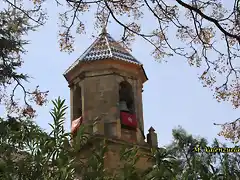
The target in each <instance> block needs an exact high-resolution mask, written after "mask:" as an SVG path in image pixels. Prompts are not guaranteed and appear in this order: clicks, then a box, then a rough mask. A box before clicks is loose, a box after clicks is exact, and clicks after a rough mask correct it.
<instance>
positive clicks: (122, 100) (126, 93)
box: [119, 81, 135, 114]
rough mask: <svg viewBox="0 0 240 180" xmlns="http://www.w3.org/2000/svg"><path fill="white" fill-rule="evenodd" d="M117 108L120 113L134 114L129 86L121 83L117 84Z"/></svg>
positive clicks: (131, 91) (132, 97)
mask: <svg viewBox="0 0 240 180" xmlns="http://www.w3.org/2000/svg"><path fill="white" fill-rule="evenodd" d="M119 106H120V111H124V112H128V113H131V114H134V113H135V109H134V96H133V90H132V86H131V84H129V83H128V82H127V81H123V82H121V83H120V84H119Z"/></svg>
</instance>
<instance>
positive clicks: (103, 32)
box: [100, 24, 107, 35]
mask: <svg viewBox="0 0 240 180" xmlns="http://www.w3.org/2000/svg"><path fill="white" fill-rule="evenodd" d="M106 34H107V25H106V24H105V25H104V26H103V27H102V32H101V34H100V35H106Z"/></svg>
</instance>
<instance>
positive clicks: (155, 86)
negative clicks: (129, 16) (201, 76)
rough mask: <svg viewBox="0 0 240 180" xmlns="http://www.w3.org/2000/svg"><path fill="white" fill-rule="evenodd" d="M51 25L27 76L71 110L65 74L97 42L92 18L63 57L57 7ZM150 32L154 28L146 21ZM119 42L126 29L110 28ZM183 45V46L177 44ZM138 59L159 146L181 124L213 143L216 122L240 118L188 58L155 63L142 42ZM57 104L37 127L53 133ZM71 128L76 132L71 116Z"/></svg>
mask: <svg viewBox="0 0 240 180" xmlns="http://www.w3.org/2000/svg"><path fill="white" fill-rule="evenodd" d="M47 6H48V8H49V20H48V21H47V24H46V25H45V26H44V27H42V28H40V29H39V31H38V32H33V33H30V34H29V36H28V37H27V38H28V39H29V40H31V44H30V45H28V46H27V50H28V53H27V54H26V55H25V56H24V61H25V64H24V66H23V68H22V70H21V71H23V72H27V73H28V74H29V75H31V76H32V77H34V79H32V80H31V83H30V84H26V86H27V87H29V88H31V87H32V88H33V87H35V86H36V85H40V87H41V88H42V90H49V91H50V93H49V97H48V98H49V100H52V99H55V98H57V97H58V96H60V97H62V98H64V99H66V104H67V105H69V104H70V103H69V99H70V95H69V94H70V93H69V88H68V84H67V82H66V80H65V78H64V77H63V75H62V74H63V72H64V71H65V70H66V69H67V68H68V67H69V66H70V65H71V64H72V63H73V62H74V61H75V60H76V59H77V58H78V57H79V56H80V55H81V54H82V53H83V51H84V50H85V49H86V48H87V47H88V46H89V45H91V43H92V42H93V40H94V39H92V38H91V33H92V32H94V33H95V34H97V32H96V31H95V30H94V29H93V25H92V24H91V23H92V18H91V16H90V15H89V16H87V17H85V19H84V21H85V22H87V25H88V26H87V32H88V33H87V34H86V35H83V36H79V37H77V39H76V50H75V52H74V53H72V54H70V55H69V54H67V53H62V52H60V50H59V44H58V42H57V33H58V25H57V23H58V17H57V11H58V10H57V7H56V4H55V3H54V2H50V1H48V2H47ZM143 23H144V27H143V28H144V29H146V30H147V28H149V26H150V25H151V24H152V23H154V22H151V20H148V21H146V20H145V21H144V20H143ZM108 32H109V33H110V34H111V36H112V37H113V38H115V39H118V38H119V37H120V33H121V32H122V29H119V27H117V26H115V25H111V26H110V27H109V28H108ZM176 45H177V44H176ZM132 49H133V52H132V54H133V56H134V57H136V58H137V59H138V60H139V61H141V62H142V63H143V65H144V68H145V71H146V73H147V76H148V78H149V80H148V81H147V82H146V83H145V85H144V93H143V106H144V108H143V110H144V112H143V114H144V123H145V131H146V132H145V133H147V130H148V129H149V127H150V126H153V127H154V129H155V130H156V132H157V133H158V140H159V145H161V146H162V145H166V144H168V143H170V141H171V139H172V135H171V133H172V129H173V128H175V127H177V126H178V125H181V126H182V127H183V128H184V129H186V130H187V131H188V132H189V133H192V134H193V135H200V136H202V137H206V138H208V139H209V140H211V139H213V138H214V137H216V136H217V133H218V132H219V130H220V129H219V128H218V127H215V126H214V125H213V123H214V122H217V123H223V122H226V121H230V120H234V119H236V118H238V117H239V113H238V110H233V108H232V106H231V104H230V103H218V102H217V101H216V100H215V99H213V94H212V92H211V91H210V90H209V89H207V88H203V87H202V85H201V83H200V82H199V81H198V76H197V70H196V69H194V68H191V67H189V65H188V63H187V61H186V59H183V58H182V57H179V56H174V57H171V58H168V59H167V60H168V63H158V62H155V61H154V59H153V57H152V56H151V55H150V52H151V46H150V45H148V44H147V43H146V42H144V41H143V40H141V39H140V38H137V41H135V43H134V44H133V48H132ZM51 107H52V105H51V104H49V105H47V106H46V107H42V108H39V109H38V114H39V115H38V117H37V118H36V121H37V123H38V124H39V125H40V126H41V127H42V128H44V129H46V130H49V125H48V123H50V122H51V121H52V118H51V116H50V114H49V111H50V109H51ZM66 128H68V129H69V128H70V119H69V111H68V114H67V119H66Z"/></svg>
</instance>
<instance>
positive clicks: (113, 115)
mask: <svg viewBox="0 0 240 180" xmlns="http://www.w3.org/2000/svg"><path fill="white" fill-rule="evenodd" d="M64 76H65V78H66V80H67V81H68V84H69V88H70V103H71V104H70V109H71V125H72V131H73V132H75V131H77V129H78V128H79V126H80V125H82V124H84V125H87V126H86V127H87V129H86V131H87V132H86V133H88V134H90V135H91V136H95V137H102V138H107V139H109V140H112V141H114V143H115V144H117V143H120V144H121V143H125V144H133V145H138V146H141V147H145V148H147V149H149V148H150V147H157V137H156V133H154V131H152V130H153V128H151V129H150V130H151V131H150V130H149V134H148V138H147V142H146V141H145V139H146V138H145V135H144V121H143V106H142V91H143V90H142V88H143V84H144V82H146V81H147V80H148V78H147V76H146V74H145V71H144V69H143V65H142V64H141V63H140V62H139V61H138V60H136V59H135V58H134V57H133V56H132V55H131V54H130V53H129V52H128V51H127V50H126V49H124V48H123V47H122V46H121V45H120V44H119V43H118V42H116V41H115V40H114V39H113V38H112V37H111V36H110V35H109V34H108V33H107V32H106V30H105V29H104V30H103V31H102V33H101V34H100V35H99V37H98V38H97V39H96V40H95V41H94V42H93V44H92V45H91V46H90V47H89V48H88V49H87V50H86V51H85V52H84V53H83V54H82V56H80V57H79V58H78V59H77V60H76V61H75V62H74V63H73V64H72V65H71V66H70V67H69V68H68V69H67V71H66V72H65V73H64Z"/></svg>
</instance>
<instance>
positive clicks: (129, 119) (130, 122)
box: [120, 112, 137, 128]
mask: <svg viewBox="0 0 240 180" xmlns="http://www.w3.org/2000/svg"><path fill="white" fill-rule="evenodd" d="M120 116H121V121H122V124H124V125H126V126H130V127H133V128H136V127H137V120H136V115H135V114H130V113H127V112H120Z"/></svg>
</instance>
